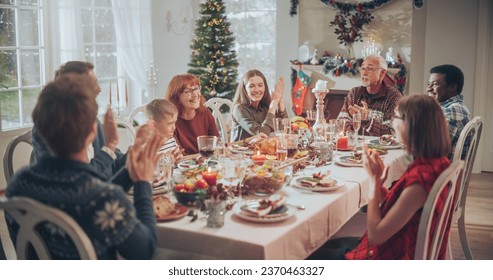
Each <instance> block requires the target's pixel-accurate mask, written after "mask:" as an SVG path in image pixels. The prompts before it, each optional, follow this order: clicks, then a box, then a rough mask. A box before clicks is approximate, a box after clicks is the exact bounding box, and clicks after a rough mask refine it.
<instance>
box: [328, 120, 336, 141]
mask: <svg viewBox="0 0 493 280" xmlns="http://www.w3.org/2000/svg"><path fill="white" fill-rule="evenodd" d="M335 133H336V121H335V120H329V122H328V123H326V124H325V141H326V142H330V141H332V140H334V134H335Z"/></svg>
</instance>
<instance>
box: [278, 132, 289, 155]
mask: <svg viewBox="0 0 493 280" xmlns="http://www.w3.org/2000/svg"><path fill="white" fill-rule="evenodd" d="M276 155H277V159H278V160H279V161H285V160H286V159H287V157H288V139H287V138H286V136H285V135H280V136H278V137H277V139H276Z"/></svg>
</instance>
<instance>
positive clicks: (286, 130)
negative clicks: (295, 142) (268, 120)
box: [274, 118, 291, 136]
mask: <svg viewBox="0 0 493 280" xmlns="http://www.w3.org/2000/svg"><path fill="white" fill-rule="evenodd" d="M274 133H275V134H276V136H279V135H281V134H291V120H290V119H288V118H275V119H274Z"/></svg>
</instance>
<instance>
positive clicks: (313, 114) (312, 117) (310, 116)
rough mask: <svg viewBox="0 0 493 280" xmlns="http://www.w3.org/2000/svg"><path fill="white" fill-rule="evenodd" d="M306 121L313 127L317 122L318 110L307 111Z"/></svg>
mask: <svg viewBox="0 0 493 280" xmlns="http://www.w3.org/2000/svg"><path fill="white" fill-rule="evenodd" d="M306 120H307V121H308V125H309V126H310V127H313V125H314V124H315V121H316V120H317V111H316V110H306Z"/></svg>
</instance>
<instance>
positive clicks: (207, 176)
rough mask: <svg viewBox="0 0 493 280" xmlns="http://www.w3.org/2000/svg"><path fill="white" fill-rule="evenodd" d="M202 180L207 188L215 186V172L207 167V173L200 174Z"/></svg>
mask: <svg viewBox="0 0 493 280" xmlns="http://www.w3.org/2000/svg"><path fill="white" fill-rule="evenodd" d="M202 179H204V180H205V181H206V182H207V184H209V186H215V185H216V184H217V172H215V171H212V169H211V168H210V167H209V168H208V169H207V171H204V172H202Z"/></svg>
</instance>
